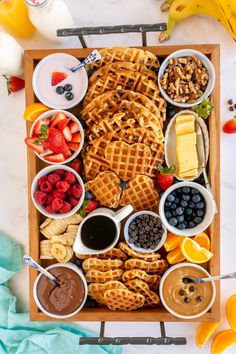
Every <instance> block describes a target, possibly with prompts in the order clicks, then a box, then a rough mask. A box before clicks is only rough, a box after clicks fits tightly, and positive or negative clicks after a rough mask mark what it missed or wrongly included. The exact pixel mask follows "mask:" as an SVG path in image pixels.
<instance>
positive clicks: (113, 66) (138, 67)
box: [89, 61, 157, 84]
mask: <svg viewBox="0 0 236 354" xmlns="http://www.w3.org/2000/svg"><path fill="white" fill-rule="evenodd" d="M120 69H125V70H131V71H138V72H140V73H141V74H144V75H146V76H147V77H148V79H150V80H153V81H154V82H157V75H156V74H155V72H154V71H153V70H150V69H148V68H147V67H146V65H144V64H140V63H130V62H122V61H116V62H112V63H108V64H106V65H103V66H102V67H101V68H100V69H98V70H96V71H95V72H94V73H93V75H92V76H91V77H90V78H89V83H90V84H92V83H93V82H94V81H95V80H96V79H98V78H100V77H101V76H103V75H108V74H114V73H116V71H117V70H120Z"/></svg>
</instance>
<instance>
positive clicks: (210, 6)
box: [159, 0, 236, 42]
mask: <svg viewBox="0 0 236 354" xmlns="http://www.w3.org/2000/svg"><path fill="white" fill-rule="evenodd" d="M167 2H168V3H169V5H170V9H169V18H168V25H167V30H166V31H163V32H161V34H160V36H159V41H160V42H163V41H165V40H167V39H169V38H170V35H171V33H172V31H173V29H174V27H175V26H176V25H177V23H179V22H180V21H182V20H184V19H185V18H187V17H189V16H192V15H208V16H211V17H212V18H214V19H216V20H217V21H219V22H220V23H221V24H222V25H223V26H224V27H225V28H226V29H227V31H228V32H229V33H230V34H231V36H232V37H233V39H235V40H236V11H235V10H234V8H236V0H173V1H172V0H167ZM231 2H233V3H234V6H233V5H231ZM229 4H230V6H228V5H229ZM232 24H233V25H232Z"/></svg>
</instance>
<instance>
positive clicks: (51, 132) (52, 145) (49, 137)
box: [35, 124, 68, 154]
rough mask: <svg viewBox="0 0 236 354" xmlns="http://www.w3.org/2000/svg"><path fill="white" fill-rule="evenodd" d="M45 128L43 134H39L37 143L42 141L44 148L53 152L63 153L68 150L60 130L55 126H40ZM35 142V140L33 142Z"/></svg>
mask: <svg viewBox="0 0 236 354" xmlns="http://www.w3.org/2000/svg"><path fill="white" fill-rule="evenodd" d="M41 129H44V130H46V134H45V135H41V136H40V137H39V139H38V141H39V144H40V143H42V145H43V146H44V148H45V149H48V150H50V151H53V152H55V153H58V154H59V153H65V152H66V151H67V150H68V147H67V144H66V141H65V138H64V136H63V134H62V133H61V132H60V130H58V129H56V128H51V127H50V128H48V127H47V126H45V125H44V124H43V126H42V128H41ZM35 143H36V144H37V142H35Z"/></svg>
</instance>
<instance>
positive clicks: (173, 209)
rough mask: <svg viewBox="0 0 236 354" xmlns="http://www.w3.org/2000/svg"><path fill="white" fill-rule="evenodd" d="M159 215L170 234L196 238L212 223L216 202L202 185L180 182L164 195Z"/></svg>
mask: <svg viewBox="0 0 236 354" xmlns="http://www.w3.org/2000/svg"><path fill="white" fill-rule="evenodd" d="M159 215H160V218H161V220H162V223H163V225H164V226H165V227H166V228H167V229H168V230H169V231H170V232H172V233H174V234H176V235H180V236H194V235H197V234H199V233H201V232H203V231H204V230H205V229H207V227H208V226H209V225H210V223H211V222H212V219H213V217H214V202H213V199H212V196H211V194H210V193H209V192H208V190H207V189H206V188H204V187H203V186H202V185H200V184H198V183H195V182H179V183H176V184H174V185H173V186H171V187H170V188H168V189H167V190H166V191H165V192H164V194H163V195H162V197H161V200H160V204H159Z"/></svg>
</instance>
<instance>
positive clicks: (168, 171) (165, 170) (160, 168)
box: [157, 165, 176, 175]
mask: <svg viewBox="0 0 236 354" xmlns="http://www.w3.org/2000/svg"><path fill="white" fill-rule="evenodd" d="M175 169H176V168H175V166H174V165H173V166H170V167H163V166H162V165H158V166H157V170H158V171H159V172H160V173H161V174H162V175H169V174H171V175H172V174H173V173H174V172H175Z"/></svg>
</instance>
